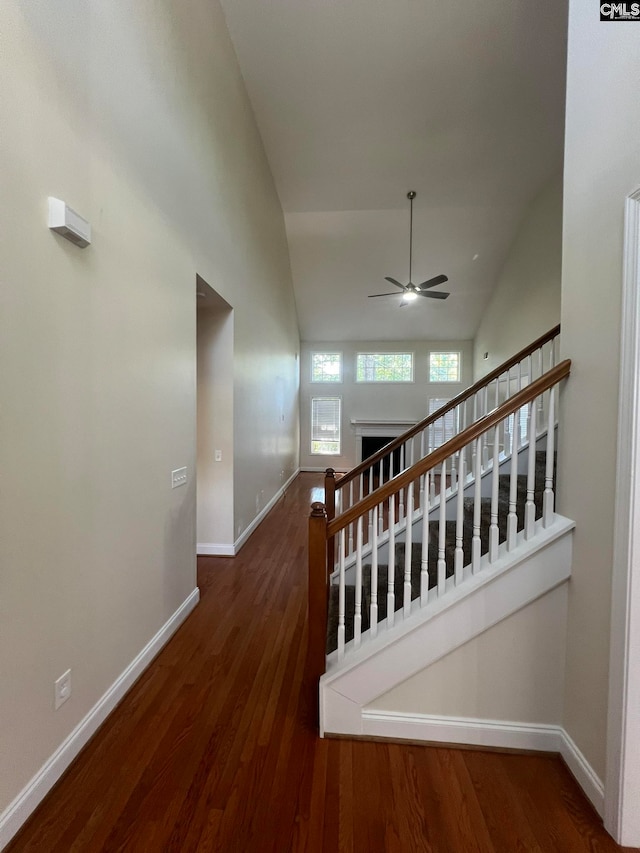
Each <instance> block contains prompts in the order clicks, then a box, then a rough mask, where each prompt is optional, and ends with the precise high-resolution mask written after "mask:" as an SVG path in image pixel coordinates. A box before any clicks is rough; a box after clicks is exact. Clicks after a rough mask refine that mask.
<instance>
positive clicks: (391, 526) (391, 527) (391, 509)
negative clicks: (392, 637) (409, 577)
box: [387, 495, 396, 628]
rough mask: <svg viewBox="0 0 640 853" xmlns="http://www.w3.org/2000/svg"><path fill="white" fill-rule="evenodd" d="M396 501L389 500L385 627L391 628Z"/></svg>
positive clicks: (393, 601) (393, 615)
mask: <svg viewBox="0 0 640 853" xmlns="http://www.w3.org/2000/svg"><path fill="white" fill-rule="evenodd" d="M395 578H396V499H395V496H394V495H391V497H390V498H389V568H388V570H387V625H388V626H389V627H390V628H391V627H392V626H393V623H394V619H395V612H396V596H395V591H394V587H395Z"/></svg>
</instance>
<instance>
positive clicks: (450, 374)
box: [429, 352, 460, 382]
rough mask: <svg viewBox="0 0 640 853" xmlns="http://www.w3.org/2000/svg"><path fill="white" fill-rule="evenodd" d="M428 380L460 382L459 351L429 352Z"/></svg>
mask: <svg viewBox="0 0 640 853" xmlns="http://www.w3.org/2000/svg"><path fill="white" fill-rule="evenodd" d="M429 382H460V353H459V352H431V353H429Z"/></svg>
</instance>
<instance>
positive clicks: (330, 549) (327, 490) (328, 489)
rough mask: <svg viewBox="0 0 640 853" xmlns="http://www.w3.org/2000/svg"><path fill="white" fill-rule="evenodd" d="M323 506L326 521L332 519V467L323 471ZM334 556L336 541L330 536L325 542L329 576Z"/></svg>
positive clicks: (333, 472)
mask: <svg viewBox="0 0 640 853" xmlns="http://www.w3.org/2000/svg"><path fill="white" fill-rule="evenodd" d="M324 506H325V510H326V513H327V521H333V519H334V518H335V517H336V472H335V471H334V470H333V468H327V470H326V471H325V472H324ZM335 558H336V543H335V539H334V537H333V536H332V537H331V538H330V539H329V540H328V542H327V577H330V576H331V573H332V572H333V567H334V564H335Z"/></svg>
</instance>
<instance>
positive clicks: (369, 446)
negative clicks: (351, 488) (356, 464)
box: [361, 435, 400, 480]
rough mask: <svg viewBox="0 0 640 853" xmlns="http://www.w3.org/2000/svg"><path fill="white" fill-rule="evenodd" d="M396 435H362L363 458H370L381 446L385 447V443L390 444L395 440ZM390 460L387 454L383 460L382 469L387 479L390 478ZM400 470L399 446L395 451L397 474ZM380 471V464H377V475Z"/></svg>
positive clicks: (394, 467) (394, 464) (394, 458)
mask: <svg viewBox="0 0 640 853" xmlns="http://www.w3.org/2000/svg"><path fill="white" fill-rule="evenodd" d="M394 438H395V436H393V435H363V436H362V457H361V458H362V459H368V457H369V456H372V455H373V454H374V453H375V452H376V451H377V450H380V448H381V447H384V446H385V444H388V443H389V442H390V441H393V439H394ZM389 462H390V459H389V457H388V456H387V457H386V458H385V459H383V461H382V471H383V476H384V479H385V480H388V479H389ZM399 470H400V448H397V449H396V450H394V451H393V471H394V473H396V474H397V472H398V471H399ZM379 471H380V468H379V465H377V466H376V472H375V473H376V476H378V474H379Z"/></svg>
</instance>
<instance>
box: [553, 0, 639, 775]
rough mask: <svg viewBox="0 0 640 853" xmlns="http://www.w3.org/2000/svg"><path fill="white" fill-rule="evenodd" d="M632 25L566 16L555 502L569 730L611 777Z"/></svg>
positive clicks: (633, 137)
mask: <svg viewBox="0 0 640 853" xmlns="http://www.w3.org/2000/svg"><path fill="white" fill-rule="evenodd" d="M639 45H640V43H639V41H638V31H637V28H634V27H631V26H630V24H629V23H600V22H599V20H598V15H597V10H596V14H595V15H594V14H593V9H592V6H591V4H589V3H587V2H586V0H572V2H571V3H570V13H569V56H568V83H567V121H566V143H565V172H564V235H563V269H562V352H563V356H564V357H567V358H571V359H572V372H571V376H570V378H569V380H568V381H567V385H566V389H565V391H564V394H563V396H562V402H561V415H562V423H563V428H562V432H561V435H560V453H559V456H558V460H559V461H558V479H559V496H558V497H559V505H560V509H561V511H562V512H563V513H564V514H565V515H569V516H570V517H571V518H573V519H575V521H576V530H575V539H574V552H573V553H574V563H573V577H572V581H571V588H570V596H569V627H568V646H567V681H566V695H565V726H566V729H567V731H568V732H569V734H570V735H571V737H572V738H573V739H574V741H575V742H576V744H577V745H578V747H579V748H580V749H581V750H582V751H583V753H584V754H585V756H586V757H587V759H588V760H589V762H590V763H591V764H592V766H593V767H594V769H595V770H596V772H597V773H598V774H599V775H600V777H601V778H604V772H605V759H606V755H605V751H606V750H605V747H606V720H607V683H608V656H609V627H610V625H609V623H610V588H611V569H612V557H613V508H614V507H613V504H614V489H615V462H616V429H617V406H618V372H619V339H620V328H621V322H620V319H621V318H620V314H621V281H622V246H623V213H624V202H625V197H626V196H627V195H628V194H630V193H631V192H632V191H633V190H635V189H637V188H638V186H639V185H640V99H638V91H640V51H639Z"/></svg>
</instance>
